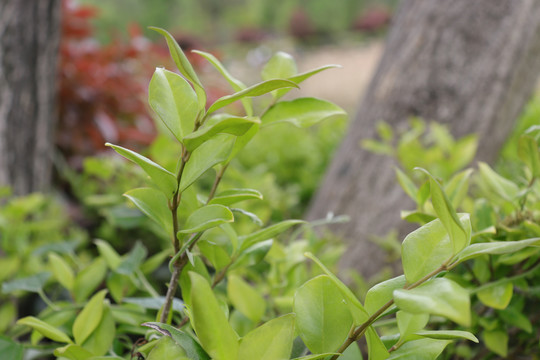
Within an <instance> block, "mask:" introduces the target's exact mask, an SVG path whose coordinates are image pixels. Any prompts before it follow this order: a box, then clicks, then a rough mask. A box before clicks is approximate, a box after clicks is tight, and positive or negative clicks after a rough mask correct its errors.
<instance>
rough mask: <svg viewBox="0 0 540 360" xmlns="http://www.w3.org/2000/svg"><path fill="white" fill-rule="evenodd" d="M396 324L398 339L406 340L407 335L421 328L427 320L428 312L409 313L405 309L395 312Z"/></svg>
mask: <svg viewBox="0 0 540 360" xmlns="http://www.w3.org/2000/svg"><path fill="white" fill-rule="evenodd" d="M396 319H397V324H398V328H399V335H400V337H399V340H400V341H406V339H407V338H408V336H409V335H412V334H414V333H416V332H417V331H419V330H422V329H423V328H424V326H426V325H427V323H428V321H429V315H428V314H411V313H408V312H405V311H398V312H397V313H396Z"/></svg>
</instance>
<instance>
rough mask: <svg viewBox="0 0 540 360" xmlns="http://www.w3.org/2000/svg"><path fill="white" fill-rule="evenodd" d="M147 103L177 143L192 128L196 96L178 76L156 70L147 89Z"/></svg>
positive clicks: (195, 114)
mask: <svg viewBox="0 0 540 360" xmlns="http://www.w3.org/2000/svg"><path fill="white" fill-rule="evenodd" d="M148 102H149V104H150V107H151V108H152V109H153V110H154V111H155V112H156V114H157V115H158V116H159V118H160V119H161V121H163V123H164V124H165V126H166V127H167V128H168V129H169V131H170V132H171V133H172V134H173V135H174V137H175V138H176V139H178V141H180V142H182V138H183V137H184V136H185V135H186V134H189V133H190V132H191V131H192V130H193V127H194V124H195V120H196V118H197V114H198V113H199V108H198V106H197V95H196V94H195V92H194V91H193V89H192V88H191V86H190V85H189V83H188V82H187V81H186V80H184V78H182V77H181V76H180V75H178V74H176V73H173V72H170V71H167V70H165V69H161V68H157V69H156V71H155V72H154V76H152V79H151V80H150V85H149V87H148Z"/></svg>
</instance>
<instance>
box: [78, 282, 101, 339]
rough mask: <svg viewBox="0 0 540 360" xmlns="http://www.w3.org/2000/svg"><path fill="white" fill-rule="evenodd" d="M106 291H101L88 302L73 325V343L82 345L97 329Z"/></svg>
mask: <svg viewBox="0 0 540 360" xmlns="http://www.w3.org/2000/svg"><path fill="white" fill-rule="evenodd" d="M105 295H107V290H101V291H100V292H98V293H97V294H96V295H94V296H92V298H91V299H90V300H89V301H88V303H87V304H86V305H85V307H84V308H83V309H82V311H81V312H80V314H79V315H78V316H77V318H76V319H75V322H74V323H73V337H74V338H75V343H76V344H78V345H82V344H83V343H84V342H85V341H86V339H87V338H88V337H89V336H90V334H92V332H93V331H94V330H95V329H96V328H97V326H98V325H99V323H100V321H101V317H102V315H103V308H104V306H103V300H104V299H105Z"/></svg>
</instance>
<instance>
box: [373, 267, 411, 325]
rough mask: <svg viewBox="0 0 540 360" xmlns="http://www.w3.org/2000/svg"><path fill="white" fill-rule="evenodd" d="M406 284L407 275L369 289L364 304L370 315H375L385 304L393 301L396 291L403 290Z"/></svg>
mask: <svg viewBox="0 0 540 360" xmlns="http://www.w3.org/2000/svg"><path fill="white" fill-rule="evenodd" d="M406 283H407V280H405V275H400V276H398V277H395V278H392V279H389V280H386V281H383V282H381V283H378V284H377V285H375V286H373V287H372V288H371V289H369V290H368V292H367V294H366V300H365V302H364V305H365V308H366V311H367V312H368V314H369V315H373V314H375V313H376V312H377V310H379V309H380V308H381V307H382V306H383V305H384V304H386V303H387V302H388V301H390V300H392V298H393V294H394V290H396V289H402V288H403V287H404V286H405V285H406Z"/></svg>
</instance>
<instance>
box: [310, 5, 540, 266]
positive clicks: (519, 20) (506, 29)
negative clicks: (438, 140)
mask: <svg viewBox="0 0 540 360" xmlns="http://www.w3.org/2000/svg"><path fill="white" fill-rule="evenodd" d="M539 70H540V1H537V0H475V1H470V0H442V1H433V0H403V1H402V3H401V6H400V8H399V10H398V12H397V14H396V16H395V18H394V23H393V24H392V27H391V29H390V33H389V36H388V38H387V43H386V48H385V52H384V54H383V57H382V59H381V61H380V63H379V66H378V69H377V71H376V73H375V75H374V77H373V79H372V81H371V83H370V86H369V88H368V90H367V92H366V95H365V96H364V98H363V101H362V102H361V105H360V107H359V111H358V114H357V117H356V119H355V121H354V122H352V124H351V125H350V128H349V131H348V134H347V136H346V138H345V140H344V141H343V143H342V145H341V147H340V148H339V150H338V151H337V153H336V155H335V158H334V160H333V162H332V163H331V165H330V168H329V169H328V171H327V174H326V177H325V179H324V180H323V183H322V186H321V187H320V189H319V191H318V193H317V194H316V196H315V198H314V200H313V202H312V206H311V208H310V210H309V211H308V215H307V217H308V218H309V219H316V218H321V217H324V216H325V215H326V214H327V213H328V212H334V213H336V214H347V215H349V216H350V218H351V221H350V223H348V224H345V225H340V226H339V227H335V228H334V229H333V230H334V231H335V232H337V233H338V234H340V235H341V236H343V237H344V238H345V239H346V241H347V242H348V251H347V252H346V254H345V256H344V257H343V260H342V264H341V265H342V268H349V267H354V268H356V269H358V270H359V271H360V272H361V273H362V274H363V275H365V276H371V275H373V274H374V273H376V272H377V271H378V270H379V269H380V268H381V266H382V264H383V263H384V256H385V254H384V253H383V252H382V251H381V250H380V249H379V248H378V246H376V245H374V244H373V243H371V242H370V241H369V240H368V239H369V237H370V236H373V235H376V236H383V235H385V234H386V233H387V232H388V231H389V230H391V229H396V228H397V229H398V230H399V232H400V238H403V235H404V234H406V233H407V232H408V231H410V230H411V229H410V226H408V225H407V224H405V223H404V222H403V221H402V220H401V219H400V210H405V209H410V208H411V206H412V203H411V202H410V201H409V200H408V199H407V197H406V195H405V194H404V192H403V191H402V190H401V189H400V188H399V185H398V184H397V181H396V180H395V174H394V169H393V167H394V165H395V164H394V163H393V160H391V159H389V158H387V157H384V156H381V155H375V154H372V153H369V152H367V151H366V150H363V149H361V148H360V146H359V143H360V142H361V141H362V140H363V139H366V138H373V137H375V123H376V121H378V120H384V121H386V122H388V123H390V124H392V125H393V126H394V127H396V128H402V127H404V126H406V123H407V121H408V118H409V117H411V116H420V117H422V118H424V119H426V120H437V121H439V122H442V123H447V124H449V126H450V129H451V130H452V133H453V134H454V135H456V136H462V135H465V134H469V133H477V134H478V135H479V140H480V143H479V150H478V155H477V159H478V160H483V161H488V162H489V161H492V160H494V159H495V157H496V156H497V154H498V152H499V150H500V148H501V145H502V144H503V143H504V141H505V139H506V137H507V135H508V134H509V132H510V130H511V128H512V126H513V124H514V120H515V119H516V117H517V116H518V115H519V113H520V111H521V109H522V108H523V106H524V104H525V103H526V102H527V101H528V100H529V99H530V97H531V94H532V92H533V90H534V87H535V83H536V80H537V74H538V72H539ZM358 71H362V69H358Z"/></svg>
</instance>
